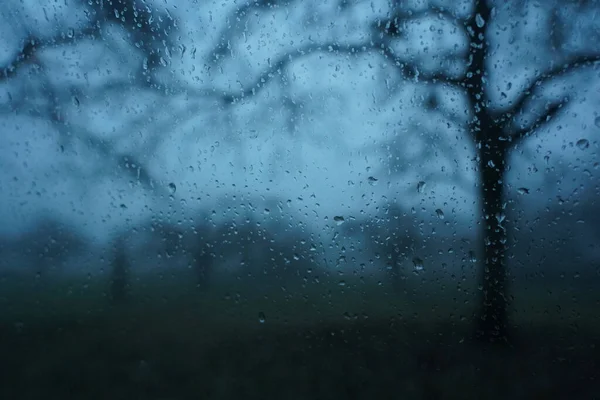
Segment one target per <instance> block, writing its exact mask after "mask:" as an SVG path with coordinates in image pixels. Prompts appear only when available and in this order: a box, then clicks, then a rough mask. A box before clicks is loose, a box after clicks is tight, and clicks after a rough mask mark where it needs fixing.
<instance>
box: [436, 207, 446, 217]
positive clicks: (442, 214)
mask: <svg viewBox="0 0 600 400" xmlns="http://www.w3.org/2000/svg"><path fill="white" fill-rule="evenodd" d="M435 215H437V217H438V218H439V219H444V212H443V211H442V210H441V209H439V208H438V209H437V210H435Z"/></svg>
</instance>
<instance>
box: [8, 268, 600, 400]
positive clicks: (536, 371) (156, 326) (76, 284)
mask: <svg viewBox="0 0 600 400" xmlns="http://www.w3.org/2000/svg"><path fill="white" fill-rule="evenodd" d="M190 282H192V280H191V279H188V277H185V276H181V275H180V276H169V277H163V278H162V279H159V278H156V277H154V278H153V277H146V278H140V279H139V280H137V281H135V282H134V285H133V288H132V294H131V299H130V301H129V302H128V303H127V304H124V305H119V306H113V305H111V304H110V302H109V301H108V299H107V297H106V295H105V290H106V283H105V282H102V281H101V280H98V279H96V280H85V279H84V280H72V281H66V280H60V281H58V280H57V281H54V282H50V281H43V280H39V281H35V280H31V279H16V278H12V279H4V280H3V281H1V282H0V293H1V294H0V312H1V315H0V358H1V360H2V363H1V367H0V398H2V399H162V400H167V399H204V398H206V399H234V398H236V399H237V398H244V399H309V398H310V399H334V398H340V399H342V398H344V399H363V398H364V399H366V398H369V399H370V398H374V399H378V398H389V399H392V398H393V399H475V398H477V399H484V398H485V399H570V398H577V399H594V398H599V397H598V396H600V374H599V373H598V371H600V317H599V314H598V311H597V310H598V309H600V308H598V307H599V305H598V299H597V295H596V293H595V291H593V290H592V289H593V288H592V287H591V286H590V287H588V288H560V287H557V288H554V289H553V290H550V289H549V288H548V287H542V286H538V287H533V286H531V285H529V286H527V285H521V286H518V285H515V286H514V290H513V295H514V297H515V300H514V301H513V304H512V307H513V312H512V321H513V322H514V325H515V337H514V338H513V339H514V340H513V343H512V344H511V345H510V346H486V345H482V344H479V343H476V342H473V341H472V340H471V322H472V315H473V312H474V310H475V306H476V304H475V299H476V287H475V286H474V285H471V286H472V287H469V285H467V284H464V283H462V284H461V290H460V291H459V290H458V289H457V287H456V285H454V284H453V283H452V282H446V283H440V282H436V281H433V280H427V279H414V280H412V281H410V282H409V281H407V282H406V288H405V290H400V291H398V290H394V289H393V288H392V287H391V286H389V285H388V284H385V283H381V282H377V281H376V280H369V279H366V280H364V279H359V278H357V277H354V276H351V277H345V278H344V280H343V281H341V280H340V279H338V278H337V277H336V278H333V277H329V278H324V279H321V280H320V281H319V282H318V283H317V282H316V281H307V282H300V281H299V282H296V283H294V284H289V285H285V286H282V285H280V284H275V283H271V284H266V283H264V282H263V283H261V282H258V281H256V282H252V281H250V280H245V281H231V282H227V281H222V282H219V283H218V284H215V285H213V287H211V289H210V290H208V291H204V292H201V291H199V290H198V288H196V287H195V286H194V285H193V284H191V283H190ZM432 282H435V283H432ZM594 396H596V397H594Z"/></svg>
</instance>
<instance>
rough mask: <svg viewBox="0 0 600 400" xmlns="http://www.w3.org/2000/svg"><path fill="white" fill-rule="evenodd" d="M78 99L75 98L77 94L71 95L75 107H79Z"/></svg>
mask: <svg viewBox="0 0 600 400" xmlns="http://www.w3.org/2000/svg"><path fill="white" fill-rule="evenodd" d="M79 104H80V103H79V99H78V98H77V96H73V105H74V106H75V107H79Z"/></svg>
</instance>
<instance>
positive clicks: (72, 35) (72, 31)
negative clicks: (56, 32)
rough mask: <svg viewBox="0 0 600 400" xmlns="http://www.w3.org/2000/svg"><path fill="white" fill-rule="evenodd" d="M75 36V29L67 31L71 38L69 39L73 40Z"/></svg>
mask: <svg viewBox="0 0 600 400" xmlns="http://www.w3.org/2000/svg"><path fill="white" fill-rule="evenodd" d="M74 36H75V29H73V28H70V29H69V30H68V31H67V37H69V39H72V38H73V37H74Z"/></svg>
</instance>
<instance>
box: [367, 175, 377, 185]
mask: <svg viewBox="0 0 600 400" xmlns="http://www.w3.org/2000/svg"><path fill="white" fill-rule="evenodd" d="M378 180H379V179H377V178H375V177H373V176H370V177H368V178H367V181H368V182H369V185H371V186H375V185H377V181H378Z"/></svg>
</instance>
